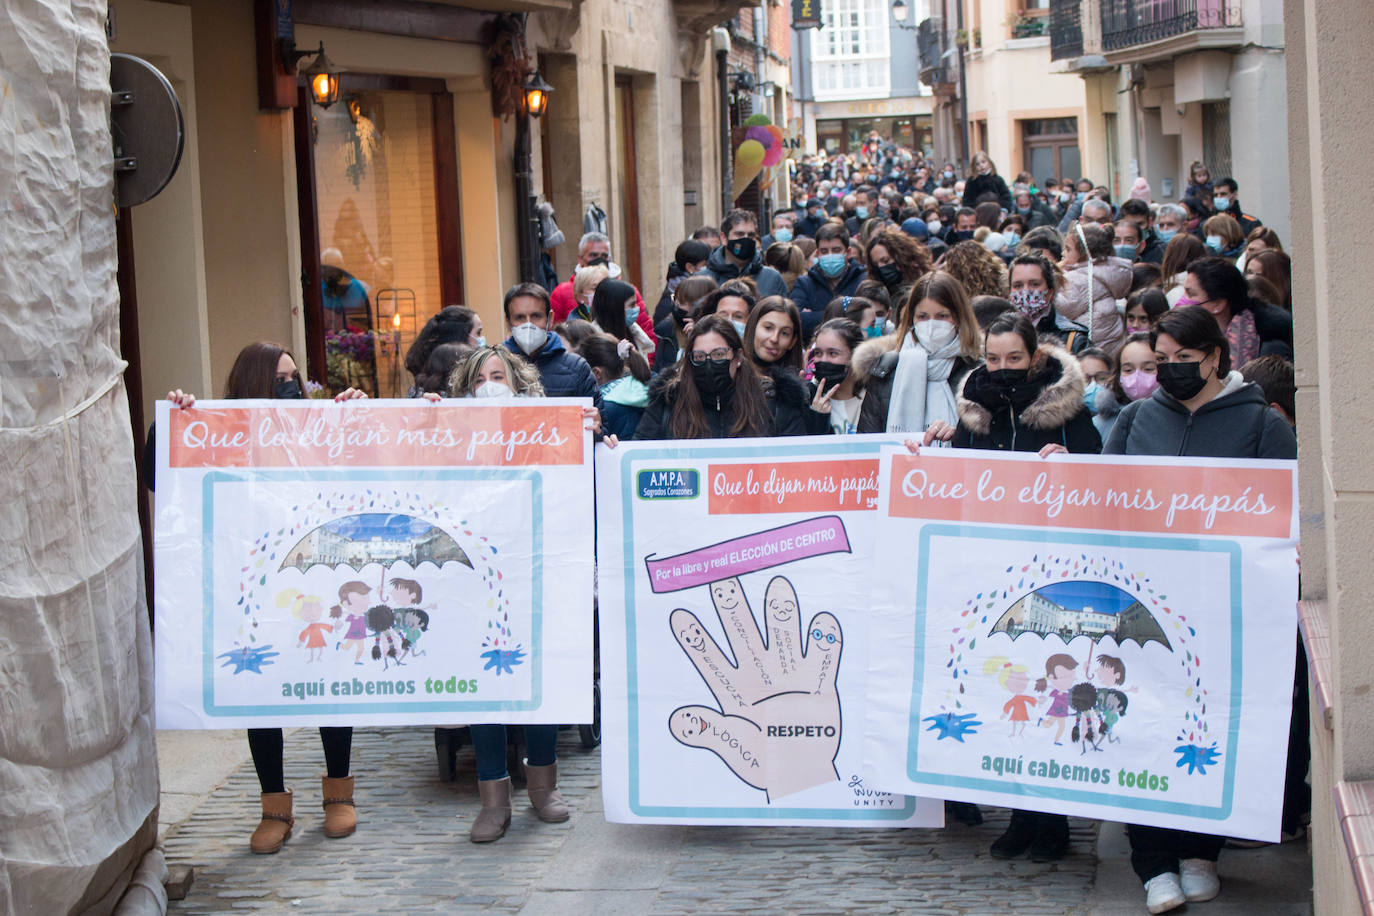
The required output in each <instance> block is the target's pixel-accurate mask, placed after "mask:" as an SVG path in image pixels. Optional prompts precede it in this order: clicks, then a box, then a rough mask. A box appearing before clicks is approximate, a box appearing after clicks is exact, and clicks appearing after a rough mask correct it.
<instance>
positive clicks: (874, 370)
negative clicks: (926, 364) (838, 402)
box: [849, 333, 979, 433]
mask: <svg viewBox="0 0 1374 916" xmlns="http://www.w3.org/2000/svg"><path fill="white" fill-rule="evenodd" d="M901 347H902V344H901V341H900V340H899V339H898V337H897V335H896V334H895V333H894V334H888V335H887V336H885V337H878V338H875V339H873V340H866V341H864V342H863V343H861V344H859V347H858V349H857V350H855V351H854V358H853V359H852V360H851V362H850V367H849V371H850V372H852V373H853V374H854V379H855V381H856V382H857V383H858V384H859V385H860V386H861V387H862V390H863V392H864V403H863V407H862V408H860V410H859V423H858V431H859V432H861V433H881V432H886V431H887V411H888V407H889V405H890V404H891V403H892V381H893V378H894V375H895V373H896V371H897V361H898V359H900V353H901ZM978 365H979V361H978V360H973V359H969V358H968V357H965V356H960V357H958V358H956V359H955V360H954V368H953V369H951V370H950V373H949V387H950V389H951V390H953V392H954V394H955V395H956V397H957V395H958V393H959V386H960V384H962V383H963V381H964V376H966V375H968V374H969V373H970V372H971V371H973V370H974V369H976V368H977V367H978Z"/></svg>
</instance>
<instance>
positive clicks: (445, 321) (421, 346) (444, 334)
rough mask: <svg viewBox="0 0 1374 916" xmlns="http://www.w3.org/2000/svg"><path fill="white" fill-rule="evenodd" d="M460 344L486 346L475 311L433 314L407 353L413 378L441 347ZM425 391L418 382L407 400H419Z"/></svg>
mask: <svg viewBox="0 0 1374 916" xmlns="http://www.w3.org/2000/svg"><path fill="white" fill-rule="evenodd" d="M446 343H456V344H463V345H464V346H468V347H482V346H486V339H485V338H484V337H483V336H482V319H481V318H480V317H479V316H478V314H477V313H476V312H474V311H473V310H472V309H469V308H464V307H463V306H461V305H449V306H445V307H444V308H441V309H440V310H439V311H438V312H436V313H435V314H434V315H432V316H431V317H430V319H429V321H426V322H425V325H424V327H422V328H420V333H419V334H416V335H415V340H413V341H412V342H411V344H410V349H408V350H406V358H405V367H406V371H407V372H409V373H410V374H411V375H412V376H418V375H419V374H420V373H421V372H424V371H425V362H426V361H427V360H428V359H429V354H430V353H431V352H433V350H434V348H435V347H437V346H439V345H440V344H446ZM423 391H424V389H423V388H421V387H420V386H419V384H418V383H417V384H416V385H415V386H413V387H412V388H411V389H410V391H409V392H408V393H407V394H406V397H410V398H413V397H418V396H419V395H420V394H421V393H423Z"/></svg>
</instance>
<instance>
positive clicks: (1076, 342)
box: [1007, 250, 1088, 353]
mask: <svg viewBox="0 0 1374 916" xmlns="http://www.w3.org/2000/svg"><path fill="white" fill-rule="evenodd" d="M1063 285H1064V276H1063V274H1061V273H1060V272H1059V266H1058V265H1057V264H1055V263H1054V262H1053V261H1051V260H1050V259H1049V258H1048V257H1047V256H1046V255H1045V254H1044V253H1042V252H1040V251H1034V250H1032V251H1028V252H1026V253H1024V254H1019V255H1017V256H1016V257H1015V258H1013V259H1012V262H1011V271H1010V273H1009V275H1008V286H1010V288H1011V289H1010V292H1009V294H1008V296H1007V299H1008V301H1010V302H1011V304H1012V305H1013V306H1015V307H1016V311H1017V312H1018V313H1019V314H1022V315H1025V316H1026V320H1028V321H1029V322H1030V323H1031V324H1032V325H1033V326H1034V327H1035V331H1036V333H1037V334H1039V335H1040V336H1041V337H1048V338H1053V339H1055V340H1058V341H1059V342H1060V343H1061V344H1062V345H1064V346H1069V348H1070V351H1071V352H1075V353H1076V352H1078V351H1079V350H1082V349H1083V348H1085V347H1086V346H1087V345H1088V336H1087V335H1086V334H1076V335H1074V336H1073V337H1072V338H1071V339H1070V338H1069V335H1068V333H1067V332H1065V331H1061V330H1060V329H1059V326H1058V324H1056V322H1055V311H1054V297H1055V294H1056V293H1057V292H1058V291H1059V289H1060V287H1062V286H1063ZM1070 340H1071V343H1072V345H1071V346H1070Z"/></svg>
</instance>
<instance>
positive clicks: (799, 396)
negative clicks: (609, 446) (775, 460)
mask: <svg viewBox="0 0 1374 916" xmlns="http://www.w3.org/2000/svg"><path fill="white" fill-rule="evenodd" d="M684 365H685V364H684V363H679V368H678V369H676V370H673V371H669V372H665V373H664V374H663V375H660V376H657V377H656V378H654V380H653V381H652V382H650V383H649V406H648V407H647V408H645V410H644V416H643V417H641V418H640V420H639V427H638V428H637V429H636V430H635V435H634V437H635V438H636V439H671V438H673V434H672V420H673V404H674V402H675V400H676V398H675V395H676V392H677V388H676V386H675V385H674V382H675V381H676V379H677V374H678V371H689V372H690V371H691V370H690V369H686V370H684V369H683V368H682V367H683V366H684ZM762 381H763V393H764V396H765V397H766V398H767V399H768V403H769V406H771V407H772V417H773V422H772V429H768V430H764V431H762V432H761V433H760V436H761V437H763V436H804V435H806V432H807V430H806V411H808V410H810V409H811V405H810V402H809V399H808V398H807V396H806V385H805V384H804V383H803V382H802V380H801V377H800V376H797V375H794V374H792V373H784V372H779V373H776V374H770V375H765V376H763V379H762ZM682 383H683V384H685V385H691V384H694V383H693V382H692V381H691V380H690V379H684V380H683V382H682ZM703 406H704V407H705V408H706V424H707V426H708V427H709V429H710V435H709V436H707V437H706V438H710V439H729V438H730V428H731V427H732V426H734V425H735V411H734V407H733V405H732V404H731V402H730V398H729V397H726V398H722V399H721V401H720V403H719V404H715V403H712V404H704V405H703Z"/></svg>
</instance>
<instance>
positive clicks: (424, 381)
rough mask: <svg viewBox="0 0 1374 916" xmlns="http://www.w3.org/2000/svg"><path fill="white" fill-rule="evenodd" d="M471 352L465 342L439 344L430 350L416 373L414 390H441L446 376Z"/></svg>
mask: <svg viewBox="0 0 1374 916" xmlns="http://www.w3.org/2000/svg"><path fill="white" fill-rule="evenodd" d="M471 353H472V347H469V346H468V345H467V344H460V343H446V344H439V346H437V347H435V348H434V349H433V350H432V351H430V354H429V359H427V360H425V367H424V369H423V370H421V371H420V372H418V373H416V375H415V391H416V392H417V393H418V394H424V393H426V392H431V391H432V392H434V393H436V394H437V393H440V392H442V391H443V390H444V389H445V388H447V387H448V377H449V376H450V375H452V374H453V370H454V369H455V368H457V366H458V364H459V363H461V362H462V361H463V360H465V359H467V358H468V356H469V354H471Z"/></svg>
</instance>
